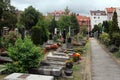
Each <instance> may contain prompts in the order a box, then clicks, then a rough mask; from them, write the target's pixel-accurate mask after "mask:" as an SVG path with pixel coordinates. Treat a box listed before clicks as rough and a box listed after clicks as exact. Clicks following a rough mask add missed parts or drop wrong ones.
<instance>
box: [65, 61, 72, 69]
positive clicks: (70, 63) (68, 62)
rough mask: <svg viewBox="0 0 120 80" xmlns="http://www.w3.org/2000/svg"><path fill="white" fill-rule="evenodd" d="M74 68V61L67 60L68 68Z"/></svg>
mask: <svg viewBox="0 0 120 80" xmlns="http://www.w3.org/2000/svg"><path fill="white" fill-rule="evenodd" d="M72 67H73V61H72V60H67V61H66V68H68V69H72Z"/></svg>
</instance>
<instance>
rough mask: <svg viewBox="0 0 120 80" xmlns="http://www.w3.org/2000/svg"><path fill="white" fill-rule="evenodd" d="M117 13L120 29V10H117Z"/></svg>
mask: <svg viewBox="0 0 120 80" xmlns="http://www.w3.org/2000/svg"><path fill="white" fill-rule="evenodd" d="M116 12H117V16H118V17H117V18H118V26H119V28H120V8H116Z"/></svg>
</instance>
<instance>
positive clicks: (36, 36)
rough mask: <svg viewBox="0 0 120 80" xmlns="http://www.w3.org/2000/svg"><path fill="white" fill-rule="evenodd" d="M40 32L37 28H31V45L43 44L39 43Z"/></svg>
mask: <svg viewBox="0 0 120 80" xmlns="http://www.w3.org/2000/svg"><path fill="white" fill-rule="evenodd" d="M40 31H41V30H40V27H39V26H34V27H32V36H31V39H32V41H33V43H34V44H35V45H38V44H40V43H43V42H41V37H40V34H41V32H40Z"/></svg>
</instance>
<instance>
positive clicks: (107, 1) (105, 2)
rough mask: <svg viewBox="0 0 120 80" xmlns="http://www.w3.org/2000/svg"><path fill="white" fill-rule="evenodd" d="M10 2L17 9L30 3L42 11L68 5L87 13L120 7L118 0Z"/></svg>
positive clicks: (77, 11) (32, 0)
mask: <svg viewBox="0 0 120 80" xmlns="http://www.w3.org/2000/svg"><path fill="white" fill-rule="evenodd" d="M11 4H12V5H13V6H15V7H16V8H17V9H19V10H24V9H25V8H27V7H28V6H30V5H32V6H33V7H34V8H36V9H37V10H39V11H40V12H42V13H47V12H52V11H54V10H64V9H65V8H66V6H68V7H69V9H70V10H71V11H72V12H76V13H80V14H84V15H88V14H89V11H90V10H98V9H99V10H104V9H105V8H106V7H120V0H11Z"/></svg>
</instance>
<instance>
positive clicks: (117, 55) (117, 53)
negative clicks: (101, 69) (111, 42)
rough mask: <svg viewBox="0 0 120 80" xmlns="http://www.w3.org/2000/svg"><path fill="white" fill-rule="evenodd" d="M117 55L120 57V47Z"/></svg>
mask: <svg viewBox="0 0 120 80" xmlns="http://www.w3.org/2000/svg"><path fill="white" fill-rule="evenodd" d="M115 56H116V57H118V58H120V48H119V51H118V52H116V54H115Z"/></svg>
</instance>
